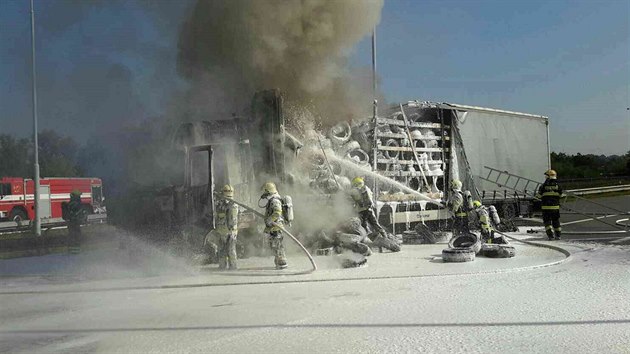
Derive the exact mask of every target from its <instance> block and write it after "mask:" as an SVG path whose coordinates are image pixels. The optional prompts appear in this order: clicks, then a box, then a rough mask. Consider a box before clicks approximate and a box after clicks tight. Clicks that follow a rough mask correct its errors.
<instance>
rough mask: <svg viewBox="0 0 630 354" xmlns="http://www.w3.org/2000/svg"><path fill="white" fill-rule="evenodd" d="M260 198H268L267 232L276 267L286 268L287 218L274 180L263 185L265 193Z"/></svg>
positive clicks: (266, 208)
mask: <svg viewBox="0 0 630 354" xmlns="http://www.w3.org/2000/svg"><path fill="white" fill-rule="evenodd" d="M260 199H266V205H265V232H266V233H267V234H269V247H270V248H271V250H272V251H273V254H274V263H275V265H276V269H285V268H286V267H287V266H288V265H287V257H286V254H285V251H284V243H283V235H282V228H283V227H284V221H285V220H284V217H283V213H282V199H281V197H280V194H278V189H277V188H276V185H275V184H274V183H273V182H267V183H265V184H264V185H263V194H262V195H261V196H260Z"/></svg>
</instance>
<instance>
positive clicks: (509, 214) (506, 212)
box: [503, 203, 516, 220]
mask: <svg viewBox="0 0 630 354" xmlns="http://www.w3.org/2000/svg"><path fill="white" fill-rule="evenodd" d="M515 217H516V206H514V204H509V203H506V204H503V218H505V219H507V220H512V219H514V218H515Z"/></svg>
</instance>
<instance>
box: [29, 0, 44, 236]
mask: <svg viewBox="0 0 630 354" xmlns="http://www.w3.org/2000/svg"><path fill="white" fill-rule="evenodd" d="M31 70H32V79H33V145H34V150H35V159H34V160H35V163H34V167H35V176H34V178H33V180H34V182H35V183H34V184H35V185H34V186H33V187H34V191H33V192H34V193H33V196H34V200H33V201H34V204H35V205H34V207H35V219H34V221H35V236H41V235H42V223H41V220H40V218H39V144H38V142H37V76H36V73H35V10H34V8H33V0H31Z"/></svg>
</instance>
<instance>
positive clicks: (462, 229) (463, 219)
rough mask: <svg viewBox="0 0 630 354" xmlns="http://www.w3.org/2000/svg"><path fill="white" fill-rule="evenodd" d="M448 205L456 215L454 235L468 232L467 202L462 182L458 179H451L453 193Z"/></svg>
mask: <svg viewBox="0 0 630 354" xmlns="http://www.w3.org/2000/svg"><path fill="white" fill-rule="evenodd" d="M447 205H448V206H449V208H450V210H451V212H452V213H453V216H454V217H455V219H454V220H453V236H457V235H460V234H466V233H468V232H469V229H468V212H467V210H466V203H464V193H463V192H462V182H461V181H459V180H457V179H454V180H452V181H451V193H450V196H449V199H448V202H447Z"/></svg>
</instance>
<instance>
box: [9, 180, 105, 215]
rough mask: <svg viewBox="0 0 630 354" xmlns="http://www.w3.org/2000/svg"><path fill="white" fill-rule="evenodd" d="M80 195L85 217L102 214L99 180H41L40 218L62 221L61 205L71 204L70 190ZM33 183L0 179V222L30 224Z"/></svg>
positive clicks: (101, 190)
mask: <svg viewBox="0 0 630 354" xmlns="http://www.w3.org/2000/svg"><path fill="white" fill-rule="evenodd" d="M75 189H76V190H78V191H80V192H81V203H82V204H83V208H84V209H85V211H86V212H87V213H88V214H94V213H105V207H104V204H103V202H104V198H103V182H102V181H101V180H100V179H99V178H42V179H40V194H39V195H40V207H39V210H40V217H41V218H42V219H52V218H60V217H61V203H62V202H67V201H69V200H70V193H71V192H72V191H73V190H75ZM33 192H34V181H33V180H32V179H24V178H20V177H3V178H2V179H0V219H9V220H13V221H21V220H32V219H33V218H34V217H35V210H34V209H35V207H34V199H35V198H34V196H33Z"/></svg>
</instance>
